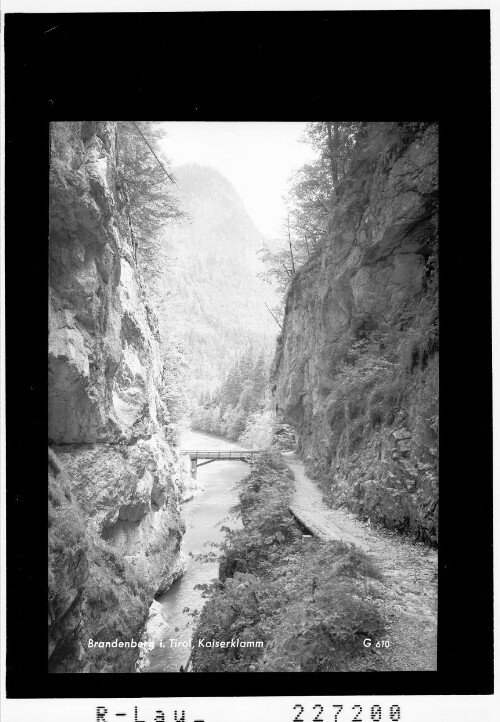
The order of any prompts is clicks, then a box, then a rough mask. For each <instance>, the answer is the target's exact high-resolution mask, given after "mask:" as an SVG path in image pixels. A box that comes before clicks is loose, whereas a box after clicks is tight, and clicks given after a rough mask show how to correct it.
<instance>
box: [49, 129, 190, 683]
mask: <svg viewBox="0 0 500 722" xmlns="http://www.w3.org/2000/svg"><path fill="white" fill-rule="evenodd" d="M115 152H116V128H115V124H114V123H113V122H104V121H102V122H101V121H90V122H82V123H80V122H75V123H54V124H53V125H52V128H51V168H50V257H49V263H50V266H49V277H50V299H49V303H50V310H49V318H50V335H49V443H50V449H51V453H52V455H53V457H54V459H55V463H56V465H58V466H59V467H60V470H61V471H60V473H58V474H56V475H54V474H53V475H52V484H53V488H54V489H55V490H56V497H57V498H59V501H60V503H59V504H55V505H54V504H53V505H52V512H53V516H54V519H55V521H54V526H53V528H54V529H55V530H56V531H55V535H56V537H57V534H58V533H59V532H57V529H58V528H59V527H61V524H60V522H61V515H63V516H64V514H66V515H67V514H70V515H71V514H74V515H76V516H77V517H78V518H79V519H80V521H81V523H82V528H81V529H80V531H79V534H80V536H81V539H83V540H84V541H85V543H84V544H83V546H81V544H80V542H78V544H77V543H76V541H75V544H77V546H78V548H79V549H80V555H81V557H82V560H83V559H85V562H84V563H83V562H82V563H81V564H80V565H79V568H80V569H81V573H79V574H77V573H76V572H75V571H74V570H72V569H71V562H70V561H68V558H70V557H71V550H67V552H66V556H65V554H64V553H63V552H60V553H57V554H54V555H53V556H52V558H51V563H52V565H53V567H54V570H53V571H54V574H55V577H57V584H55V586H54V588H53V589H52V590H51V593H52V597H53V600H52V601H53V617H54V619H53V620H52V623H51V624H52V629H53V630H56V629H58V630H59V631H57V633H55V637H54V640H53V645H52V646H53V647H54V645H55V647H56V648H58V649H59V651H58V652H57V653H54V652H53V655H52V657H53V671H130V669H132V668H133V664H134V662H135V659H132V658H131V657H130V655H129V656H128V657H127V655H123V654H122V656H121V657H120V655H116V657H113V654H112V653H108V656H107V657H106V654H104V655H102V654H101V655H100V656H99V655H96V654H94V655H92V654H91V653H90V652H88V651H85V653H84V654H83V653H82V649H81V646H80V647H79V644H84V643H85V639H86V636H88V634H90V633H92V634H97V635H98V637H99V638H101V639H104V640H105V639H107V638H108V637H109V633H110V631H111V628H113V629H114V630H115V631H116V633H117V634H118V636H119V637H120V638H123V639H130V638H132V637H135V639H136V640H138V638H139V636H138V635H139V634H140V633H141V630H142V627H143V626H144V623H145V620H146V618H147V613H148V611H147V607H148V605H147V600H148V599H149V600H151V599H152V597H153V595H154V594H156V593H158V592H159V591H161V590H163V589H166V588H168V586H170V584H171V583H172V581H173V579H175V578H176V576H179V574H181V573H182V559H181V556H180V543H181V538H182V534H183V531H184V529H183V524H182V522H181V518H180V508H179V505H180V494H179V489H178V485H179V473H180V471H179V460H178V455H177V452H176V450H175V448H173V447H172V446H171V445H169V443H167V439H166V436H165V431H164V428H165V420H166V418H167V409H166V405H165V401H164V399H163V393H162V389H163V385H164V383H165V381H166V379H165V378H164V368H163V363H162V357H161V350H160V345H159V336H158V326H157V322H156V319H155V317H154V314H153V313H152V311H151V309H150V308H149V306H148V304H147V301H146V299H145V295H144V292H143V289H142V287H141V282H140V279H139V277H138V274H137V271H136V264H135V261H134V256H133V247H132V243H131V236H130V229H129V228H128V226H127V223H126V218H125V216H124V214H123V213H122V198H121V196H120V189H119V184H118V183H117V177H116V166H115ZM62 478H64V484H65V488H66V489H67V494H68V495H67V496H64V495H63V496H60V495H59V496H58V494H57V487H58V484H59V483H60V481H59V480H60V479H62ZM63 526H64V525H63ZM67 531H68V530H67ZM65 533H66V532H64V533H63V532H61V533H60V536H62V537H64V534H65ZM68 534H69V531H68ZM69 536H70V535H69ZM57 544H58V542H57V538H56V540H55V548H57ZM68 544H69V546H71V542H70V541H68V539H66V545H68ZM68 555H69V557H68ZM110 555H111V557H110ZM110 558H111V561H110ZM110 564H111V567H114V571H110ZM63 567H64V568H65V571H63ZM84 567H86V568H87V572H85V570H84ZM98 567H99V568H100V569H101V572H102V573H101V574H97V576H98V577H99V579H100V581H99V584H100V585H101V588H102V589H101V591H102V595H101V596H102V599H101V600H100V602H96V601H95V600H96V599H97V598H99V594H97V593H96V590H95V589H93V590H92V589H91V587H90V586H89V585H90V581H89V579H90V577H91V576H92V573H91V572H92V569H93V570H94V573H96V572H97V571H98V569H97V568H98ZM104 567H106V568H108V572H109V574H105V573H104V572H103V570H104ZM89 570H90V571H89ZM95 576H96V574H94V578H95ZM64 579H66V582H67V589H65V588H64V584H65V582H64ZM92 583H94V582H92ZM122 585H124V587H125V588H127V589H128V593H127V594H123V593H122V591H120V594H118V593H117V592H116V590H117V589H118V588H119V587H121V586H122ZM68 589H73V590H74V594H75V595H77V596H78V600H77V601H76V602H75V603H74V606H73V612H72V615H71V616H72V618H73V622H71V623H68V624H66V625H65V624H64V623H63V624H62V627H61V618H60V614H61V610H60V609H59V603H58V601H57V600H58V599H59V597H58V595H59V596H60V597H61V598H64V597H65V595H66V596H67V592H68ZM91 592H92V593H91ZM70 597H71V595H70ZM75 599H76V596H75ZM92 599H93V600H94V602H95V603H94V607H92ZM127 600H128V601H127ZM59 601H60V599H59ZM99 604H100V605H101V606H100V607H99ZM119 607H121V609H119ZM58 609H59V611H58ZM96 613H97V614H98V616H99V617H100V622H99V623H98V624H97V627H98V628H97V629H96V626H95V622H96V620H97V617H95V614H96ZM117 619H119V621H117ZM106 620H108V621H109V622H110V624H109V628H108V629H107V628H106ZM110 620H111V621H110ZM61 629H62V631H61ZM117 630H118V631H117ZM49 637H50V635H49ZM70 638H71V639H73V641H74V642H75V644H73V645H70V647H71V649H72V651H71V652H68V653H67V654H66V655H64V654H61V653H60V650H61V649H62V648H64V645H65V644H66V642H67V639H70ZM132 656H133V655H132ZM54 660H55V661H54ZM120 660H123V661H120Z"/></svg>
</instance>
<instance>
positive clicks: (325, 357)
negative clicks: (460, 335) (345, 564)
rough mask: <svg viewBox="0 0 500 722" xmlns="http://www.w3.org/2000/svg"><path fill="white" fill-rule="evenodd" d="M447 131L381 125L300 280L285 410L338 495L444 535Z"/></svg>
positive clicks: (375, 514) (415, 529)
mask: <svg viewBox="0 0 500 722" xmlns="http://www.w3.org/2000/svg"><path fill="white" fill-rule="evenodd" d="M437 190H438V129H437V126H436V125H435V124H428V123H425V124H424V123H408V124H395V123H379V124H373V125H372V126H371V127H370V128H369V130H368V133H367V137H366V139H365V141H364V143H363V147H362V148H360V150H359V152H358V155H357V156H356V157H355V160H354V161H353V165H352V168H351V172H350V173H349V174H348V176H347V177H346V180H345V181H344V182H343V183H342V185H341V187H340V188H339V189H338V191H337V199H336V203H335V210H334V211H333V212H332V214H331V217H330V220H329V234H328V238H327V239H326V242H325V243H324V245H323V246H322V247H321V248H320V249H319V250H318V251H317V252H316V253H315V254H314V255H313V256H312V257H311V259H310V260H309V261H308V263H307V264H306V265H305V266H304V267H303V268H301V269H300V271H299V272H298V273H297V274H296V276H295V278H294V279H293V282H292V284H291V288H290V290H289V293H288V296H287V302H286V313H285V320H284V329H283V334H282V338H281V340H280V342H279V344H278V349H277V353H276V358H275V369H274V383H275V398H276V403H277V408H278V410H279V411H280V412H281V413H282V415H283V417H284V418H285V420H287V421H288V422H289V423H291V424H292V425H293V426H294V427H295V429H296V431H297V433H298V435H299V446H300V450H301V453H302V455H303V457H304V459H305V460H306V462H307V463H308V465H309V471H310V473H311V474H313V475H315V476H316V477H317V478H318V479H319V480H320V482H321V483H322V485H323V488H324V490H325V494H326V496H327V497H328V498H329V499H330V501H331V502H332V503H333V504H336V503H337V504H340V503H343V504H346V505H347V506H349V507H350V508H351V509H352V510H354V511H356V512H357V513H359V514H360V516H362V517H363V518H365V519H368V518H369V519H371V520H372V521H377V522H381V523H384V524H386V525H388V526H390V527H395V528H398V529H401V530H403V531H409V532H410V533H412V534H413V535H415V536H417V537H419V538H422V539H425V540H427V541H430V542H431V543H434V542H436V541H437V533H438V529H437V519H438V485H437V454H438V430H437V423H438V421H437V418H438V417H437V414H438V326H437V230H438V216H437V212H438V211H437V203H438V195H437Z"/></svg>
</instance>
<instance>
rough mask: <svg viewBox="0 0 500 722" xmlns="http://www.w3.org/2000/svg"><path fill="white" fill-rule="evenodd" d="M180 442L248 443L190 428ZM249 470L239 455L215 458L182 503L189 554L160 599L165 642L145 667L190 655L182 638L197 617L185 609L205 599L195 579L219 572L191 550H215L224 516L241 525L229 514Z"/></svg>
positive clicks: (170, 666)
mask: <svg viewBox="0 0 500 722" xmlns="http://www.w3.org/2000/svg"><path fill="white" fill-rule="evenodd" d="M181 448H184V449H200V450H205V451H206V450H209V449H217V450H218V449H228V450H229V449H241V448H244V447H242V446H241V445H238V444H233V443H231V442H230V441H227V440H226V439H220V438H217V437H214V436H208V435H207V434H200V433H198V432H193V431H190V432H187V433H186V434H185V435H184V436H183V438H182V442H181ZM248 473H249V467H248V466H247V464H245V463H242V462H241V461H215V462H213V463H211V464H206V465H205V466H202V467H200V468H199V469H198V471H197V475H198V481H199V482H201V484H202V485H203V487H204V489H203V491H200V492H198V494H197V495H196V496H195V497H194V499H191V500H190V501H187V502H186V503H185V504H183V505H182V515H183V518H184V521H185V522H186V533H185V534H184V537H183V542H182V550H183V552H184V554H185V556H186V560H187V568H186V571H185V573H184V575H183V576H182V577H181V578H180V579H178V580H177V581H176V582H174V583H173V585H172V586H171V587H170V589H169V590H168V591H167V592H166V593H165V594H164V595H163V596H161V597H159V599H158V601H159V602H160V604H161V605H162V606H163V616H164V618H165V620H166V621H167V622H168V624H169V628H168V630H167V633H166V636H165V638H164V639H163V640H162V644H163V647H162V646H160V643H159V642H157V644H156V646H155V648H154V650H153V651H152V652H151V653H150V656H149V659H150V666H149V667H148V669H147V670H146V671H147V672H179V668H180V666H181V665H183V666H185V664H186V662H187V661H188V658H189V655H190V649H189V647H187V646H186V647H184V646H181V644H182V643H184V644H188V643H189V640H190V639H191V636H192V632H193V628H194V626H195V621H194V619H193V617H192V616H191V615H190V614H189V613H187V612H186V611H185V609H186V607H188V608H189V609H190V610H194V609H201V608H202V607H203V604H204V603H205V600H204V599H203V597H202V591H201V590H199V589H194V587H195V585H197V584H206V583H207V582H209V581H210V580H211V579H213V578H214V577H217V576H218V571H219V564H218V562H217V561H215V562H214V561H210V562H208V563H207V562H206V561H205V562H204V561H201V560H198V559H196V558H194V557H193V556H190V555H191V554H194V555H197V554H200V553H203V552H207V551H211V549H212V547H210V546H209V545H210V543H218V542H221V541H222V540H223V538H224V532H222V531H221V528H220V527H221V522H223V523H222V526H228V527H230V528H231V529H234V528H237V527H239V526H240V520H239V518H237V517H236V518H235V517H234V515H233V516H230V515H231V507H233V506H234V504H236V503H237V501H238V495H237V492H236V490H235V489H234V488H233V487H234V485H235V483H236V482H237V481H239V480H240V479H243V478H244V477H245V476H247V475H248ZM227 517H230V518H229V519H228V518H227ZM214 550H215V551H217V549H214ZM171 639H175V640H177V641H178V642H179V646H172V645H171V642H170V640H171Z"/></svg>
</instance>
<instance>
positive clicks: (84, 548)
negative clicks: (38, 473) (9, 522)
mask: <svg viewBox="0 0 500 722" xmlns="http://www.w3.org/2000/svg"><path fill="white" fill-rule="evenodd" d="M49 472H50V473H49V590H48V591H49V602H48V610H49V661H48V669H49V672H65V673H68V672H82V671H84V672H116V671H117V669H119V670H122V671H125V672H133V671H134V664H135V661H136V658H137V649H134V648H131V647H122V648H120V649H119V648H115V649H111V648H103V649H101V648H99V647H94V648H89V647H88V642H89V639H92V640H94V641H96V642H106V641H113V640H115V639H117V640H118V641H119V642H120V641H121V642H130V640H131V639H134V638H135V640H136V641H137V640H139V639H140V635H141V633H142V629H143V626H144V623H145V619H146V617H147V613H148V606H149V603H148V597H147V594H146V591H145V589H146V588H147V583H145V582H144V580H143V579H140V578H138V577H137V574H136V571H135V570H134V568H133V567H132V566H131V565H130V564H129V563H128V562H127V561H126V560H125V559H124V558H123V556H122V555H121V554H119V553H118V552H116V551H114V550H113V549H111V548H109V547H108V546H107V545H106V543H105V542H104V541H102V540H101V539H96V538H94V537H93V536H92V535H91V534H89V532H88V531H87V529H86V527H85V523H84V521H83V519H82V513H81V509H80V508H79V506H78V504H77V503H76V501H75V499H74V498H73V496H72V494H71V490H70V485H69V483H68V480H67V479H66V477H65V474H64V472H55V470H54V469H53V468H51V467H50V465H49Z"/></svg>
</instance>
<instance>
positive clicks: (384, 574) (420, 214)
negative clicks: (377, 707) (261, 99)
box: [48, 120, 439, 673]
mask: <svg viewBox="0 0 500 722" xmlns="http://www.w3.org/2000/svg"><path fill="white" fill-rule="evenodd" d="M50 142H51V146H50V149H51V151H50V195H49V215H50V266H49V282H50V335H49V452H48V453H49V457H48V464H49V657H48V665H49V671H50V672H54V673H61V672H79V673H89V672H100V673H106V672H110V673H115V672H127V673H130V672H137V673H151V672H160V673H161V672H175V673H183V672H184V673H186V672H195V673H198V672H255V671H260V672H353V671H354V672H366V671H371V672H384V671H433V670H436V649H437V561H438V551H437V549H438V538H439V528H438V526H439V525H438V509H439V479H438V452H439V370H438V358H439V306H438V284H439V266H438V213H439V208H438V191H439V186H438V183H439V178H438V152H439V127H438V124H437V123H433V122H419V121H414V122H363V121H362V120H361V121H356V122H342V121H312V122H303V123H297V122H290V123H285V122H281V123H272V122H260V123H259V122H254V123H245V122H239V123H238V122H213V123H210V122H206V123H203V122H201V123H197V122H161V121H157V122H150V121H81V122H76V121H75V122H54V123H52V124H51V127H50ZM417 638H418V640H419V644H418V647H416V646H415V644H414V640H415V639H417Z"/></svg>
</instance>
